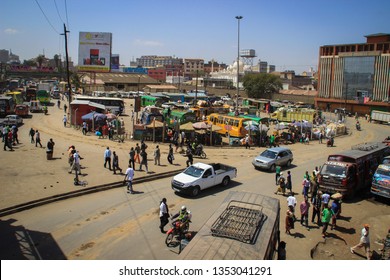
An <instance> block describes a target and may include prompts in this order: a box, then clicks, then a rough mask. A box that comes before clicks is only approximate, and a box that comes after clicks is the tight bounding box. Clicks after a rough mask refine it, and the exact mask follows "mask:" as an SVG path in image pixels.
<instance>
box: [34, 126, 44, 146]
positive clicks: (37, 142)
mask: <svg viewBox="0 0 390 280" xmlns="http://www.w3.org/2000/svg"><path fill="white" fill-rule="evenodd" d="M38 144H39V146H41V148H42V143H41V133H40V132H39V131H38V129H37V130H36V131H35V147H38Z"/></svg>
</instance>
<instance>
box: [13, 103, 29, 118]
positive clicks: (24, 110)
mask: <svg viewBox="0 0 390 280" xmlns="http://www.w3.org/2000/svg"><path fill="white" fill-rule="evenodd" d="M28 112H29V108H28V105H25V104H18V105H16V106H15V114H16V115H18V116H20V117H27V116H28Z"/></svg>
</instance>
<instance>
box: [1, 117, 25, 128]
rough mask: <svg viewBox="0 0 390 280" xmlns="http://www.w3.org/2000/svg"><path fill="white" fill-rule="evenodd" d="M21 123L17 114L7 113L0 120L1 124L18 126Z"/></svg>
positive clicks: (21, 120)
mask: <svg viewBox="0 0 390 280" xmlns="http://www.w3.org/2000/svg"><path fill="white" fill-rule="evenodd" d="M22 123H23V119H22V118H21V117H20V116H18V115H7V116H5V118H4V120H3V121H2V124H3V125H9V126H12V125H16V126H19V125H21V124H22Z"/></svg>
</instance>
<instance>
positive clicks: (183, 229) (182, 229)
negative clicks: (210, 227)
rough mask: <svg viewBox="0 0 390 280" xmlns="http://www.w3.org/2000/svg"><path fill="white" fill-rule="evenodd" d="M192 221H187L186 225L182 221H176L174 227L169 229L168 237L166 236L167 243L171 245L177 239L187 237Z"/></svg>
mask: <svg viewBox="0 0 390 280" xmlns="http://www.w3.org/2000/svg"><path fill="white" fill-rule="evenodd" d="M189 223H190V222H186V223H185V225H184V226H182V223H181V222H180V221H174V222H173V223H172V227H171V228H170V229H169V230H168V231H167V237H166V238H165V244H166V245H167V246H168V247H169V246H171V245H173V244H176V242H177V241H179V242H180V240H181V239H183V238H185V235H186V234H187V233H188V230H189V228H190V225H189Z"/></svg>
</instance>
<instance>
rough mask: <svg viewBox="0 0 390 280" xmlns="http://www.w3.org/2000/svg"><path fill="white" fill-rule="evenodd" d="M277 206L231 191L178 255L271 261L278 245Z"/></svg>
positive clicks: (275, 201)
mask: <svg viewBox="0 0 390 280" xmlns="http://www.w3.org/2000/svg"><path fill="white" fill-rule="evenodd" d="M279 224H280V202H279V200H278V199H275V198H272V197H268V196H264V195H261V194H257V193H249V192H240V191H234V192H233V191H232V192H230V193H229V194H228V196H227V197H226V198H225V200H224V201H223V202H222V204H221V205H220V207H219V208H218V209H217V210H216V211H215V212H214V214H213V215H212V216H211V217H210V218H209V220H208V221H207V222H206V223H205V224H204V225H203V227H202V228H201V229H200V230H199V232H198V233H197V234H196V235H195V237H194V238H193V239H192V240H191V241H190V242H189V243H188V244H187V245H186V246H185V248H184V249H183V251H182V252H181V253H180V259H183V260H272V259H275V256H276V252H277V247H278V245H279V235H280V232H279Z"/></svg>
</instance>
